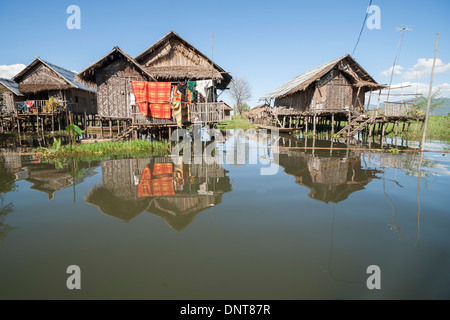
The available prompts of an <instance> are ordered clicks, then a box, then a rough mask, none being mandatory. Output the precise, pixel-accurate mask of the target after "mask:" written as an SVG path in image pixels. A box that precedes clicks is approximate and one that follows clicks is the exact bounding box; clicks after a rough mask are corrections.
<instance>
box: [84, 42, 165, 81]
mask: <svg viewBox="0 0 450 320" xmlns="http://www.w3.org/2000/svg"><path fill="white" fill-rule="evenodd" d="M117 60H123V61H125V62H127V63H128V64H129V65H130V66H131V67H132V68H133V69H134V70H136V71H137V72H139V73H140V74H141V75H142V76H143V77H144V79H146V80H153V81H155V80H156V78H154V77H153V76H152V75H150V74H149V73H148V72H147V71H146V70H145V69H144V68H142V66H141V65H140V64H138V63H137V62H136V61H135V60H134V59H133V58H132V57H130V56H129V55H128V54H127V53H125V52H124V51H123V50H122V49H121V48H119V47H114V48H113V49H112V50H111V51H110V52H109V53H107V54H106V55H104V56H103V57H101V58H100V59H98V60H97V61H96V62H94V63H93V64H91V65H90V66H88V67H86V68H84V69H83V70H81V71H80V72H78V74H77V75H76V77H75V79H76V80H77V81H78V82H80V83H83V84H84V85H87V86H96V76H95V74H96V72H98V71H99V70H102V69H103V68H105V67H106V66H108V65H110V64H111V63H113V62H115V61H117Z"/></svg>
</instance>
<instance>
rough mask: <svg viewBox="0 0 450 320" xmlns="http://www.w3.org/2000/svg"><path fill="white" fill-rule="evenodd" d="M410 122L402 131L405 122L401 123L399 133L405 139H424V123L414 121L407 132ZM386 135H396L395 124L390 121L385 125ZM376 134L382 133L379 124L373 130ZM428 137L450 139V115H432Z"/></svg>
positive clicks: (429, 120)
mask: <svg viewBox="0 0 450 320" xmlns="http://www.w3.org/2000/svg"><path fill="white" fill-rule="evenodd" d="M407 127H408V123H407V124H406V126H405V132H402V128H403V122H400V123H399V129H398V135H399V136H400V137H402V138H405V139H410V140H420V139H422V134H423V128H421V127H422V123H421V122H419V121H413V122H411V124H410V129H409V132H408V133H407V132H406V130H407ZM384 132H385V133H384V134H385V135H386V136H388V137H394V136H395V125H394V124H393V123H389V124H388V125H387V126H386V127H385V131H384ZM373 134H374V135H377V134H381V132H379V131H378V125H377V126H376V129H375V130H374V132H373ZM427 139H436V140H443V141H450V116H432V115H430V117H429V119H428V129H427Z"/></svg>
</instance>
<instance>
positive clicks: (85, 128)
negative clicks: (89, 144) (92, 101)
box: [83, 110, 88, 137]
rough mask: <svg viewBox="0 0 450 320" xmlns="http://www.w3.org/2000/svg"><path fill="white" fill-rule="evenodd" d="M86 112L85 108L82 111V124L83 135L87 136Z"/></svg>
mask: <svg viewBox="0 0 450 320" xmlns="http://www.w3.org/2000/svg"><path fill="white" fill-rule="evenodd" d="M87 123H88V121H87V114H86V110H85V111H84V120H83V125H84V136H85V137H87Z"/></svg>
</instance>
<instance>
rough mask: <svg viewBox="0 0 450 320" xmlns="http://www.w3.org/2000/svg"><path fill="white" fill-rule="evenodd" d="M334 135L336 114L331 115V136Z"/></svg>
mask: <svg viewBox="0 0 450 320" xmlns="http://www.w3.org/2000/svg"><path fill="white" fill-rule="evenodd" d="M333 134H334V113H332V114H331V135H333Z"/></svg>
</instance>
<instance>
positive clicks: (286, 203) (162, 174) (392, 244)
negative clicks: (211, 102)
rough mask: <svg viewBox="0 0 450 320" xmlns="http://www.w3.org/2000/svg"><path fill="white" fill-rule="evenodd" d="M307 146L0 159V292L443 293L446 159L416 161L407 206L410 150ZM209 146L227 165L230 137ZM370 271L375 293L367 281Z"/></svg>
mask: <svg viewBox="0 0 450 320" xmlns="http://www.w3.org/2000/svg"><path fill="white" fill-rule="evenodd" d="M238 140H239V141H241V142H242V141H243V140H241V139H238ZM242 143H243V142H242ZM312 143H313V141H312V140H311V139H309V140H308V141H305V140H304V139H290V138H282V139H280V145H281V146H286V147H289V146H290V147H291V148H280V149H279V151H278V152H275V153H273V150H270V149H264V150H260V152H259V153H258V149H256V148H254V147H255V146H256V142H255V141H254V139H252V138H250V140H249V141H247V144H248V147H249V148H246V149H244V152H243V153H241V154H239V152H237V156H238V158H239V157H240V156H241V157H242V156H244V158H246V159H247V161H245V162H246V164H230V163H229V162H227V161H225V164H223V165H217V164H210V165H207V164H191V165H189V164H182V163H181V162H180V159H178V158H170V157H153V158H144V159H117V160H111V159H109V160H108V159H100V160H96V161H89V162H87V161H81V160H80V161H76V162H69V163H62V162H61V163H58V162H56V163H39V161H36V160H34V159H32V158H30V157H24V156H22V157H21V156H17V155H15V154H12V153H11V152H9V151H5V150H4V151H3V153H2V155H1V156H0V175H1V185H0V188H1V189H0V210H1V211H0V239H1V242H0V298H1V299H22V298H40V299H47V298H54V299H55V298H56V299H71V298H73V299H80V298H83V299H134V298H137V299H417V298H425V299H428V298H431V299H436V298H450V273H449V270H450V246H449V243H450V232H449V231H450V211H449V208H450V197H449V187H450V155H446V156H443V154H442V153H427V154H425V156H424V158H423V159H422V160H423V161H422V164H421V166H420V177H421V178H420V189H419V198H417V191H418V182H419V179H418V170H419V164H420V157H419V156H418V155H417V154H416V153H413V152H405V153H400V154H389V153H375V152H370V151H368V150H360V151H355V150H329V149H319V150H317V149H316V150H310V149H308V150H304V149H300V148H298V147H304V146H307V147H310V146H312ZM314 143H315V146H316V147H329V146H330V142H325V141H315V142H314ZM217 146H218V147H219V150H220V151H221V152H223V154H224V156H232V155H233V152H232V147H233V146H235V141H234V138H233V137H232V138H230V139H228V140H227V141H226V142H217ZM430 146H431V145H430ZM293 147H297V148H293ZM333 147H340V148H342V147H346V145H344V144H341V143H339V142H334V143H333ZM433 147H435V148H436V149H443V148H444V147H448V145H445V144H439V143H437V144H436V143H435V144H434V145H433ZM256 156H257V157H256ZM252 157H254V159H257V161H256V162H257V164H249V162H250V161H248V159H250V158H252ZM276 157H278V158H279V161H278V163H279V166H278V165H273V168H275V169H276V173H275V174H274V175H261V174H260V172H261V171H260V170H261V168H267V167H268V166H269V165H270V164H269V162H270V161H271V160H272V161H275V159H276ZM69 265H78V266H79V267H80V268H81V286H82V289H81V290H79V291H70V290H68V289H67V287H66V280H67V277H68V276H69V275H68V274H67V273H66V268H67V267H68V266H69ZM370 265H377V266H379V267H380V269H381V290H369V289H368V288H367V286H366V280H367V278H368V277H369V275H368V274H367V273H366V269H367V267H368V266H370Z"/></svg>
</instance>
